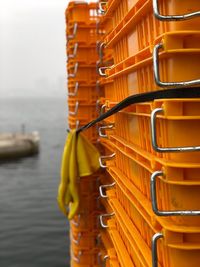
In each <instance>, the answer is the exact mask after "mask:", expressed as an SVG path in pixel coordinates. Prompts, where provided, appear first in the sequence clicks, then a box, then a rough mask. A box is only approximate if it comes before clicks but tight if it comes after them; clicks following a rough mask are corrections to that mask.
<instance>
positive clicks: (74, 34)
mask: <svg viewBox="0 0 200 267" xmlns="http://www.w3.org/2000/svg"><path fill="white" fill-rule="evenodd" d="M77 29H78V23H77V22H75V23H74V28H73V33H72V34H70V35H68V36H67V39H69V40H71V39H74V38H75V37H76V34H77Z"/></svg>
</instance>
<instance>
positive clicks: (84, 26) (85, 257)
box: [65, 1, 101, 267]
mask: <svg viewBox="0 0 200 267" xmlns="http://www.w3.org/2000/svg"><path fill="white" fill-rule="evenodd" d="M65 16H66V36H67V46H66V52H67V73H68V107H69V115H68V122H69V128H70V130H72V129H77V128H79V127H81V126H83V125H85V124H86V123H88V122H89V121H91V120H93V119H95V118H96V117H97V110H96V101H97V98H98V92H97V90H96V80H97V73H96V61H97V59H98V54H97V50H96V42H97V33H96V22H97V19H98V14H97V4H95V3H90V4H88V3H87V2H83V1H80V2H79V1H72V2H70V3H69V5H68V7H67V9H66V12H65ZM83 134H84V135H85V136H86V137H87V138H88V139H89V140H90V141H92V142H93V143H94V144H95V143H96V141H97V131H96V129H95V128H92V129H89V130H87V131H84V133H83ZM99 176H100V173H97V174H94V175H91V176H88V177H82V178H81V179H80V180H79V189H80V207H79V211H78V214H77V215H76V216H75V217H74V218H73V220H71V222H70V235H71V238H70V239H71V266H72V267H94V266H99V263H98V257H99V256H98V255H99V253H100V245H98V242H97V238H98V235H99V223H98V216H99V214H100V210H101V205H100V202H99V194H98V181H99Z"/></svg>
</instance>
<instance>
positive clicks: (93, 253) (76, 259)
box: [71, 249, 98, 267]
mask: <svg viewBox="0 0 200 267" xmlns="http://www.w3.org/2000/svg"><path fill="white" fill-rule="evenodd" d="M97 255H98V250H97V249H90V250H85V249H84V250H83V249H77V250H75V249H74V250H72V249H71V259H72V266H73V264H74V263H76V264H77V263H78V264H80V266H81V265H86V266H89V267H90V266H91V267H92V266H94V265H97V264H98V262H97Z"/></svg>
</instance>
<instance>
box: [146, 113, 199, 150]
mask: <svg viewBox="0 0 200 267" xmlns="http://www.w3.org/2000/svg"><path fill="white" fill-rule="evenodd" d="M160 112H164V110H163V109H162V108H156V109H154V110H153V111H152V113H151V142H152V147H153V149H154V150H155V151H157V152H162V153H166V152H192V151H200V146H186V147H159V146H158V144H157V133H156V115H157V113H160Z"/></svg>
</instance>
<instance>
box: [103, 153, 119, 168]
mask: <svg viewBox="0 0 200 267" xmlns="http://www.w3.org/2000/svg"><path fill="white" fill-rule="evenodd" d="M115 155H116V153H113V154H111V155H108V156H100V157H99V164H100V166H101V168H107V166H106V165H104V164H103V162H102V161H103V160H111V159H113V158H114V157H115Z"/></svg>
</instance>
